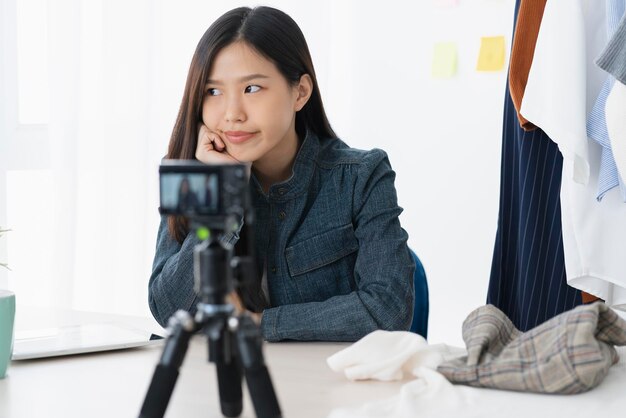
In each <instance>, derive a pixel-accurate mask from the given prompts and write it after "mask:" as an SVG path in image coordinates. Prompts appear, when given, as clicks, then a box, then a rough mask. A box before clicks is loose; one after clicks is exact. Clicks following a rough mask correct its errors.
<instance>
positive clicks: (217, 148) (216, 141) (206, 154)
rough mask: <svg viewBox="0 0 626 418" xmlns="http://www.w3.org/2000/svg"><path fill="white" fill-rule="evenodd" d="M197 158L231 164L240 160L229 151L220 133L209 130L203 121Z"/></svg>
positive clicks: (210, 162) (209, 162)
mask: <svg viewBox="0 0 626 418" xmlns="http://www.w3.org/2000/svg"><path fill="white" fill-rule="evenodd" d="M196 159H198V161H202V162H203V163H205V164H229V163H238V162H239V161H237V160H236V159H235V158H234V157H233V156H232V155H230V154H229V153H228V151H227V150H226V144H225V143H224V140H223V139H222V138H221V137H220V136H219V134H217V133H216V132H213V131H211V130H209V128H207V126H206V125H205V124H203V123H201V124H200V127H199V128H198V145H197V146H196Z"/></svg>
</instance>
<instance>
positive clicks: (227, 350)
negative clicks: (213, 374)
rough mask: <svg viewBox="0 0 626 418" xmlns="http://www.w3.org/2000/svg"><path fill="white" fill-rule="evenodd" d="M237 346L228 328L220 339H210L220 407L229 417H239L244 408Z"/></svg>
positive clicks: (210, 352)
mask: <svg viewBox="0 0 626 418" xmlns="http://www.w3.org/2000/svg"><path fill="white" fill-rule="evenodd" d="M235 348H236V347H234V346H233V338H232V334H231V333H230V332H228V331H227V330H226V329H222V330H221V337H220V339H218V340H213V339H209V359H210V360H211V361H212V362H214V363H215V368H216V369H217V385H218V388H219V394H220V407H221V409H222V414H224V415H225V416H227V417H238V416H239V415H241V411H242V410H243V401H242V391H241V378H242V377H241V366H240V365H239V363H238V362H237V361H236V360H237V359H236V356H235V352H234V351H233V350H234V349H235Z"/></svg>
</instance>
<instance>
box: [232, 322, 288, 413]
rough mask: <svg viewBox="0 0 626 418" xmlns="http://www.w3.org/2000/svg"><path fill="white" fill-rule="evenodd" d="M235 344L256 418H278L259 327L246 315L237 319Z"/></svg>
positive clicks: (278, 411)
mask: <svg viewBox="0 0 626 418" xmlns="http://www.w3.org/2000/svg"><path fill="white" fill-rule="evenodd" d="M237 344H238V347H239V354H240V357H241V362H242V364H243V368H244V372H245V376H246V383H247V384H248V390H249V391H250V397H251V398H252V404H253V405H254V411H255V412H256V416H257V418H280V417H281V416H282V413H281V411H280V406H279V405H278V399H277V398H276V393H275V392H274V386H273V385H272V379H271V377H270V373H269V371H268V370H267V366H266V365H265V360H264V359H263V350H262V344H263V338H262V337H261V332H260V331H259V327H258V326H257V325H256V324H255V322H254V321H253V320H252V318H250V317H249V316H247V315H243V316H240V317H239V327H238V329H237Z"/></svg>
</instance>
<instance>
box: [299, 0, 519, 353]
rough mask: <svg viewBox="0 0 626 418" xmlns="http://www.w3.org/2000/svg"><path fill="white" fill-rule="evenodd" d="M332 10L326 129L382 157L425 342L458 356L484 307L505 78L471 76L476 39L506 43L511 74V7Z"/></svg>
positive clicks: (471, 0) (412, 5) (356, 6)
mask: <svg viewBox="0 0 626 418" xmlns="http://www.w3.org/2000/svg"><path fill="white" fill-rule="evenodd" d="M338 3H339V5H337V4H335V5H334V8H333V9H332V12H333V13H335V14H336V15H335V16H333V23H335V25H334V26H333V36H332V42H331V47H330V48H329V50H330V54H331V55H330V56H331V58H330V60H329V65H330V69H331V70H330V71H331V74H332V77H331V78H330V79H329V80H324V79H322V80H321V81H320V83H321V84H322V88H323V91H322V95H323V96H324V97H325V101H326V104H327V107H328V111H329V113H330V115H329V117H330V119H331V123H333V125H334V127H335V128H336V130H337V132H338V133H339V134H340V136H342V137H344V138H345V140H346V141H347V142H348V143H349V144H351V145H352V146H355V147H362V148H371V147H380V148H383V149H385V150H386V151H387V152H388V154H389V156H390V159H391V163H392V166H393V167H394V169H395V170H396V172H397V181H396V185H397V188H398V194H399V201H400V205H401V206H402V207H404V209H405V212H404V213H403V215H402V218H401V220H402V224H403V226H404V228H405V229H406V230H407V231H408V232H409V236H410V239H409V244H410V246H411V247H412V248H413V249H414V250H415V251H416V252H417V254H418V255H419V257H420V258H421V260H422V262H423V264H424V267H425V269H426V273H427V276H428V281H429V287H430V326H429V339H430V340H431V341H435V342H437V341H446V342H451V343H456V344H461V342H462V340H461V332H460V330H461V324H462V321H463V319H465V317H466V315H467V314H468V313H469V312H470V311H471V310H473V309H474V308H476V307H477V306H479V305H481V304H484V303H485V300H486V294H487V285H488V281H489V274H490V268H491V256H492V251H493V245H494V240H495V232H496V223H497V216H498V201H499V175H500V152H501V138H502V136H501V129H502V128H501V127H502V109H503V102H504V87H505V83H506V71H502V72H498V73H478V72H476V71H475V66H476V61H477V57H478V50H479V44H480V37H481V36H494V35H504V37H505V39H506V40H507V43H506V48H507V62H508V48H509V46H510V41H509V40H510V39H511V30H512V23H513V8H514V1H501V2H500V1H481V0H468V1H461V2H460V4H459V7H457V8H450V9H446V8H443V9H442V8H437V7H435V6H434V5H433V2H431V1H392V2H385V3H384V4H385V6H384V7H383V6H381V4H382V3H381V2H378V1H356V0H355V1H352V2H338ZM306 35H307V36H308V37H309V38H311V33H306ZM438 41H451V42H456V43H457V46H458V74H457V76H456V77H454V78H452V79H446V80H442V79H433V78H432V77H431V68H430V63H431V57H432V48H433V44H434V43H435V42H438ZM315 58H319V57H315ZM318 62H319V60H318ZM318 68H319V67H318ZM325 83H327V84H326V85H324V84H325Z"/></svg>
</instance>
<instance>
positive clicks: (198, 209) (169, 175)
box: [159, 159, 249, 226]
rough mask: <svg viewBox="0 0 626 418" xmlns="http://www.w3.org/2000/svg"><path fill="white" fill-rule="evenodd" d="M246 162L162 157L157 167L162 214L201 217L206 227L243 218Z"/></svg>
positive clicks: (245, 206) (246, 173) (247, 201)
mask: <svg viewBox="0 0 626 418" xmlns="http://www.w3.org/2000/svg"><path fill="white" fill-rule="evenodd" d="M248 173H249V166H248V165H246V164H216V165H207V164H204V163H201V162H199V161H196V160H167V159H166V160H163V161H162V162H161V165H160V166H159V185H160V206H159V212H160V213H161V214H163V215H180V216H184V217H187V218H190V219H195V220H198V219H201V220H202V221H203V223H205V224H207V225H208V226H211V225H217V226H219V225H224V224H225V221H226V220H227V219H229V218H232V217H233V216H234V217H236V218H238V219H242V218H243V217H244V214H245V211H246V209H247V208H248V205H249V198H248Z"/></svg>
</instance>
